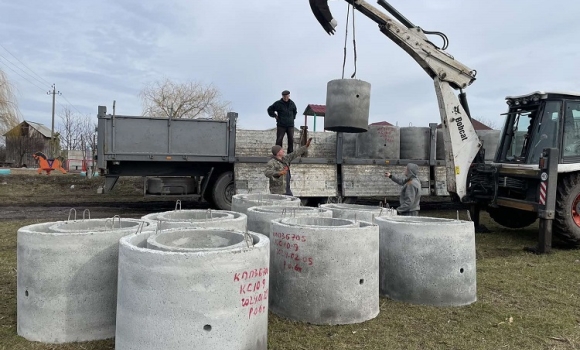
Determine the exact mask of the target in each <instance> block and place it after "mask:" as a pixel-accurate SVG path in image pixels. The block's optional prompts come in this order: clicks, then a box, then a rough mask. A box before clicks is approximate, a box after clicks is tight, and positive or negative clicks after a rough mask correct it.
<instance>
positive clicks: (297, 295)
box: [270, 217, 379, 324]
mask: <svg viewBox="0 0 580 350" xmlns="http://www.w3.org/2000/svg"><path fill="white" fill-rule="evenodd" d="M270 266H271V271H272V277H271V279H270V286H271V290H272V293H271V299H270V308H271V310H272V311H273V312H274V313H276V314H277V315H279V316H282V317H285V318H288V319H291V320H294V321H301V322H308V323H312V324H352V323H359V322H364V321H367V320H370V319H372V318H374V317H376V316H377V315H378V313H379V293H378V286H379V228H378V226H377V225H375V224H371V223H369V222H364V221H354V220H347V219H338V218H322V217H298V218H282V219H276V220H273V221H272V235H271V245H270Z"/></svg>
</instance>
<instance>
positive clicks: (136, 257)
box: [115, 228, 270, 350]
mask: <svg viewBox="0 0 580 350" xmlns="http://www.w3.org/2000/svg"><path fill="white" fill-rule="evenodd" d="M175 232H179V234H182V233H184V232H188V233H189V234H191V235H192V236H196V237H197V236H200V235H201V236H204V235H205V236H207V235H210V234H212V232H213V233H215V234H219V235H220V237H222V238H223V237H228V236H230V238H231V239H230V240H229V241H230V242H231V243H233V244H232V245H231V246H224V244H223V242H217V244H216V245H215V246H214V247H213V248H212V247H211V246H210V245H208V244H207V243H208V240H206V239H202V240H197V239H192V240H191V241H189V243H187V244H186V246H187V247H184V245H183V244H182V243H183V242H184V241H183V240H181V238H177V239H175V238H176V236H175V234H176V233H175ZM244 234H245V232H242V231H236V230H224V229H211V228H193V229H187V230H167V231H161V232H160V233H159V234H158V235H155V236H152V235H151V233H150V232H144V233H141V234H138V235H130V236H127V237H123V238H122V239H121V240H120V243H119V289H118V291H119V292H118V298H117V333H116V339H115V346H116V349H117V350H127V349H135V350H137V349H139V350H158V349H207V350H217V349H232V350H247V349H257V350H265V349H266V348H267V345H268V344H267V335H268V334H267V333H268V285H269V275H270V272H269V250H270V240H269V239H268V237H266V236H264V235H262V234H259V233H254V232H248V233H247V238H248V241H247V243H246V241H244V244H243V245H242V246H241V247H240V246H239V245H236V244H237V243H235V242H236V241H237V240H238V238H239V236H240V235H242V236H243V235H244ZM151 238H153V240H152V239H151ZM148 240H149V243H151V242H152V241H155V242H156V243H155V244H159V243H160V242H162V243H163V245H164V246H165V247H169V248H170V249H173V251H164V250H158V249H152V248H148ZM209 242H211V240H209ZM238 243H239V242H238ZM152 247H153V246H152ZM184 248H185V249H184Z"/></svg>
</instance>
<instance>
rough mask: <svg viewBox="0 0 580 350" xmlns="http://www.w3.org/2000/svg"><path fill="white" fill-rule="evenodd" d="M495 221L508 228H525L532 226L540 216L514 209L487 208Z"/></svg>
mask: <svg viewBox="0 0 580 350" xmlns="http://www.w3.org/2000/svg"><path fill="white" fill-rule="evenodd" d="M487 212H488V213H489V216H490V217H491V218H492V219H493V221H495V222H497V223H498V224H500V225H502V226H504V227H508V228H523V227H526V226H530V225H531V224H533V223H534V222H536V220H537V219H538V214H537V213H536V212H533V211H525V210H520V209H514V208H506V207H501V208H487Z"/></svg>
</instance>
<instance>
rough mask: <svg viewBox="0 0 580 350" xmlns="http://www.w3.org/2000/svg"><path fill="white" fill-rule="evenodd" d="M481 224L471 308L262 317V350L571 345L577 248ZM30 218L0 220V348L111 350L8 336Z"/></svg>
mask: <svg viewBox="0 0 580 350" xmlns="http://www.w3.org/2000/svg"><path fill="white" fill-rule="evenodd" d="M0 210H1V208H0ZM422 215H429V216H442V217H455V215H456V212H455V211H439V212H423V213H422ZM482 222H483V223H484V224H485V225H486V226H487V227H488V228H490V229H491V231H492V232H491V233H485V234H477V235H476V240H477V258H478V260H477V279H478V301H477V302H476V303H474V304H473V305H470V306H466V307H454V308H451V307H448V308H435V307H426V306H417V305H409V304H405V303H400V302H395V301H392V300H389V299H385V298H381V300H380V310H381V312H380V314H379V316H378V317H377V318H375V319H374V320H371V321H368V322H364V323H362V324H357V325H348V326H314V325H308V324H303V323H297V322H292V321H288V320H284V319H281V318H279V317H277V316H275V315H273V314H270V318H269V320H270V321H269V340H268V341H269V349H292V350H294V349H312V350H315V349H316V350H318V349H579V348H580V277H579V276H580V252H579V251H578V250H557V249H556V250H554V253H553V254H550V255H546V256H537V255H532V254H528V253H525V252H524V251H523V250H522V248H523V247H524V246H532V245H534V244H535V240H536V235H537V225H534V226H533V227H530V228H527V229H524V230H506V229H504V228H501V227H499V226H497V225H495V224H494V223H492V222H491V221H490V219H489V217H488V216H487V215H486V214H482ZM30 223H32V221H31V220H26V221H12V220H8V221H5V222H2V225H0V349H87V350H88V349H113V348H114V341H113V340H108V341H100V342H87V343H76V344H67V345H46V344H39V343H32V342H28V341H27V340H25V339H23V338H21V337H19V336H18V335H17V334H16V231H17V229H18V228H19V227H21V226H23V225H27V224H30Z"/></svg>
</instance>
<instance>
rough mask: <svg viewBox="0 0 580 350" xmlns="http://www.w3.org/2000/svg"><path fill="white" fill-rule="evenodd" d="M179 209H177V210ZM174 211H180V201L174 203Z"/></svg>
mask: <svg viewBox="0 0 580 350" xmlns="http://www.w3.org/2000/svg"><path fill="white" fill-rule="evenodd" d="M178 207H179V209H177V208H178ZM175 210H181V200H179V199H178V200H177V201H175Z"/></svg>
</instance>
